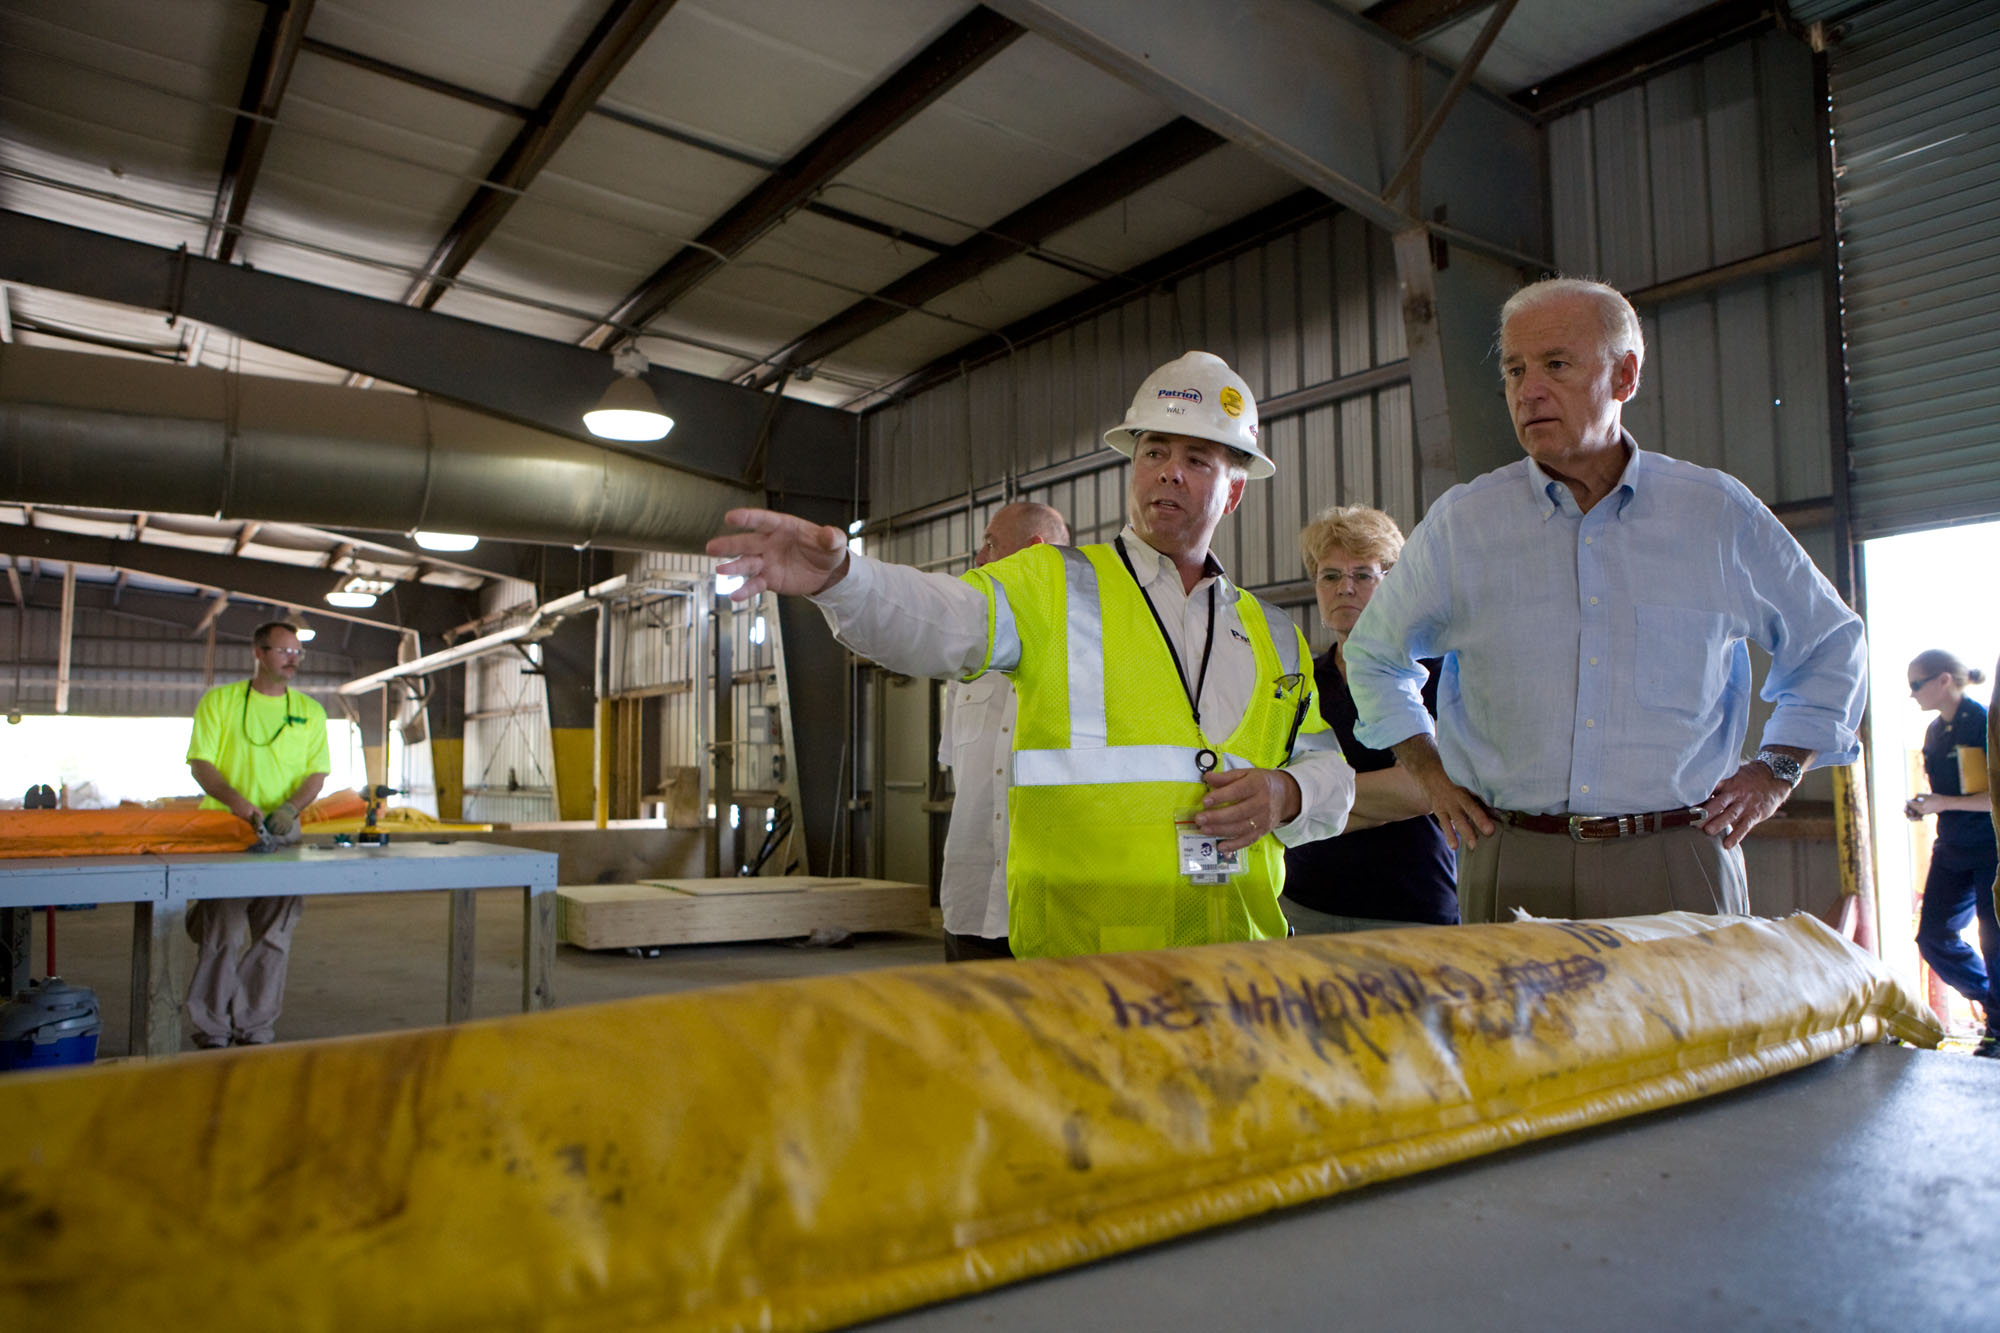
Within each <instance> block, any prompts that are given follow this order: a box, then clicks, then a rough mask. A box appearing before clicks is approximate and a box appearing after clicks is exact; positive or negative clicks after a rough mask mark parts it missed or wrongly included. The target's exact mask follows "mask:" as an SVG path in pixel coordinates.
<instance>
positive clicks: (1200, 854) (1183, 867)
mask: <svg viewBox="0 0 2000 1333" xmlns="http://www.w3.org/2000/svg"><path fill="white" fill-rule="evenodd" d="M1197 813H1198V812H1197V811H1192V810H1190V811H1188V812H1187V813H1186V814H1183V815H1181V816H1180V817H1179V818H1177V819H1175V820H1174V836H1175V840H1176V841H1177V842H1178V843H1179V850H1180V857H1179V864H1180V871H1181V873H1182V874H1183V875H1186V876H1187V877H1188V878H1189V879H1191V880H1193V881H1194V882H1195V883H1196V884H1227V883H1228V882H1229V881H1230V879H1231V878H1232V877H1233V876H1236V875H1240V874H1242V873H1243V870H1244V865H1243V853H1242V852H1241V851H1234V852H1225V851H1222V850H1221V845H1222V839H1220V838H1218V837H1216V836H1215V835H1214V834H1212V833H1203V832H1202V831H1201V830H1200V829H1198V828H1196V827H1195V822H1194V817H1195V815H1196V814H1197Z"/></svg>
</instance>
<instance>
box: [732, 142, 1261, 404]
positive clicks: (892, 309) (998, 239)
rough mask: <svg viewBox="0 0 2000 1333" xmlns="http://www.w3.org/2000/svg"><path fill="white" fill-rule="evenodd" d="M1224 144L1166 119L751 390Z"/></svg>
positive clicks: (839, 326)
mask: <svg viewBox="0 0 2000 1333" xmlns="http://www.w3.org/2000/svg"><path fill="white" fill-rule="evenodd" d="M1221 146H1222V139H1221V137H1220V136H1218V135H1216V134H1215V133H1213V132H1212V131H1210V130H1206V129H1203V128H1202V127H1201V126H1200V125H1197V124H1195V123H1194V122H1193V121H1191V120H1188V119H1186V118H1185V117H1180V118H1176V119H1174V120H1172V121H1169V122H1168V123H1167V124H1165V125H1163V126H1161V127H1160V128H1159V129H1157V130H1154V131H1153V132H1152V133H1151V134H1149V135H1147V136H1146V137H1145V138H1143V139H1141V140H1139V141H1138V142H1137V143H1134V144H1131V145H1129V146H1128V147H1126V148H1124V149H1122V150H1121V151H1119V152H1116V153H1113V154H1112V155H1111V156H1110V157H1108V158H1106V159H1105V160H1104V161H1102V162H1100V163H1098V164H1097V165H1096V166H1094V167H1091V168H1090V169H1089V170H1087V171H1084V172H1082V173H1080V174H1078V175H1076V176H1072V177H1071V178H1070V179H1068V180H1066V181H1064V182H1063V183H1062V184H1061V185H1058V186H1056V187H1055V188H1054V189H1053V190H1050V191H1048V192H1047V193H1046V194H1044V195H1042V196H1041V197H1040V198H1038V199H1035V200H1032V201H1031V202H1029V203H1028V204H1026V205H1025V206H1023V207H1021V208H1018V209H1016V210H1014V211H1013V212H1012V213H1009V214H1008V215H1007V216H1006V217H1004V218H1001V219H1000V220H999V221H998V222H996V223H994V224H993V225H992V226H991V227H989V228H987V229H986V230H985V231H982V232H980V233H979V234H978V235H976V236H974V237H973V238H972V239H970V240H968V241H964V242H961V243H960V244H958V245H954V246H953V247H951V249H949V250H947V251H945V252H944V253H943V254H941V255H939V256H938V257H937V258H936V259H933V260H931V261H930V262H929V263H927V264H924V265H922V266H920V267H918V268H916V269H915V270H913V271H911V272H909V273H906V274H904V275H903V276H902V277H900V278H898V279H896V280H895V281H894V282H892V283H890V284H889V285H888V286H886V287H884V288H882V289H881V290H880V291H878V292H876V293H875V294H874V295H873V296H869V297H864V298H862V299H861V300H859V301H857V302H855V303H854V304H853V305H851V306H849V307H847V309H845V310H843V311H841V312H840V313H839V314H837V315H835V316H833V318H831V319H829V320H827V321H826V322H825V323H823V324H821V325H819V327H817V328H815V329H813V330H811V331H810V332H808V333H806V334H804V335H803V336H802V337H800V338H798V339H797V340H796V341H794V342H793V343H792V344H791V346H789V347H787V348H785V349H784V350H783V351H782V352H780V353H779V354H778V355H777V357H775V358H774V363H775V364H773V365H772V366H771V367H769V368H767V369H765V370H763V371H761V372H759V373H758V374H757V376H756V377H755V378H754V379H753V380H752V381H751V383H752V387H754V388H762V387H763V386H765V385H767V384H769V383H771V382H772V381H773V380H776V379H779V378H781V377H782V376H783V375H784V374H785V372H786V371H787V370H789V369H790V368H791V367H793V366H804V365H810V364H812V363H813V362H815V361H817V360H819V359H820V358H821V357H823V356H825V355H827V354H828V353H829V352H832V351H835V350H837V349H839V348H842V347H845V346H847V345H848V344H849V343H851V342H854V341H855V340H856V339H858V338H861V337H863V336H865V335H867V334H869V333H872V332H874V331H875V330H876V329H878V328H881V327H882V326H883V325H884V324H887V323H889V322H890V321H891V320H893V319H895V318H896V317H897V316H899V315H903V314H906V313H908V312H909V311H911V310H914V309H916V308H917V307H919V306H921V305H923V304H924V303H925V302H926V301H931V300H935V299H936V298H937V297H939V296H942V295H944V294H945V293H946V292H948V291H951V290H952V289H953V288H955V287H959V286H963V285H964V284H965V283H968V282H970V281H972V280H973V279H974V278H977V277H978V276H979V275H980V274H982V273H985V272H986V271H988V270H989V269H992V268H994V267H995V266H997V265H999V264H1002V263H1004V262H1005V261H1007V260H1009V259H1012V258H1013V257H1014V256H1016V255H1018V254H1020V253H1022V252H1023V251H1025V250H1027V249H1029V248H1030V247H1031V246H1033V245H1035V244H1037V243H1039V242H1040V241H1042V240H1043V239H1045V238H1046V237H1048V236H1050V235H1052V234H1053V233H1055V232H1058V231H1061V230H1062V229H1063V228H1064V227H1067V226H1070V225H1071V224H1072V223H1075V222H1078V221H1080V220H1081V219H1083V218H1087V217H1089V216H1091V215H1092V214H1094V213H1098V212H1102V211H1103V210H1104V209H1106V208H1109V207H1110V206H1111V205H1113V204H1115V203H1117V202H1118V201H1119V200H1121V199H1125V198H1127V197H1129V196H1130V195H1132V194H1134V193H1135V192H1137V191H1138V190H1140V189H1142V188H1143V187H1145V186H1147V185H1151V184H1152V183H1153V182H1155V181H1157V180H1159V179H1160V177H1162V176H1165V175H1167V174H1168V173H1169V172H1172V171H1174V170H1175V169H1177V168H1179V167H1183V166H1186V165H1187V164H1188V163H1189V162H1192V161H1194V160H1195V159H1196V158H1199V157H1201V156H1203V155H1204V154H1207V153H1210V152H1213V151H1214V150H1215V149H1217V148H1220V147H1221Z"/></svg>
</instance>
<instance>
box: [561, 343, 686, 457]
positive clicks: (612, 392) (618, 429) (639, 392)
mask: <svg viewBox="0 0 2000 1333" xmlns="http://www.w3.org/2000/svg"><path fill="white" fill-rule="evenodd" d="M611 365H612V367H613V368H614V369H615V370H617V372H618V377H617V378H616V379H614V380H612V381H611V387H610V388H608V389H606V390H605V391H604V396H603V397H602V398H600V399H598V400H597V406H596V407H593V408H592V409H591V410H590V411H588V412H585V413H584V414H583V424H584V425H585V426H587V427H589V429H590V433H591V434H592V435H595V436H597V437H598V438H599V439H602V440H661V439H665V438H666V434H667V432H668V431H670V430H672V429H673V428H674V419H673V418H672V417H670V416H668V415H667V414H666V413H665V412H662V411H661V410H660V400H659V398H658V397H656V396H655V395H654V393H653V386H652V385H650V384H648V383H646V380H645V374H646V365H647V363H646V354H645V353H644V352H642V351H640V350H639V346H638V344H637V343H634V342H630V341H627V342H626V343H624V344H622V345H621V346H620V347H619V348H618V350H617V351H615V352H613V353H612V354H611Z"/></svg>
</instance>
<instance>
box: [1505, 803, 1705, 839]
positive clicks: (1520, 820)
mask: <svg viewBox="0 0 2000 1333" xmlns="http://www.w3.org/2000/svg"><path fill="white" fill-rule="evenodd" d="M1493 813H1494V815H1495V816H1496V817H1497V818H1498V819H1499V820H1500V822H1501V823H1503V824H1508V825H1511V826H1512V827H1514V828H1518V829H1526V830H1527V831H1528V832H1530V833H1560V834H1562V835H1563V836H1564V837H1566V838H1569V839H1570V840H1571V841H1573V842H1603V841H1606V840H1607V839H1610V838H1636V837H1639V836H1640V835H1642V834H1646V833H1664V832H1665V831H1666V830H1668V829H1670V828H1686V827H1687V826H1688V825H1690V824H1699V823H1701V822H1702V821H1703V820H1704V819H1707V818H1708V811H1706V810H1704V809H1702V808H1701V807H1700V806H1698V805H1697V806H1691V807H1689V808H1688V809H1685V810H1649V811H1647V812H1646V813H1645V814H1643V815H1530V814H1524V813H1523V812H1521V811H1519V810H1495V811H1494V812H1493Z"/></svg>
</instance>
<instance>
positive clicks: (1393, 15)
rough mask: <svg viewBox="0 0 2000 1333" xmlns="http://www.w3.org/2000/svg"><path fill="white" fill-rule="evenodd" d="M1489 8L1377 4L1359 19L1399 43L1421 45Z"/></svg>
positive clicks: (1487, 1) (1406, 0) (1488, 4)
mask: <svg viewBox="0 0 2000 1333" xmlns="http://www.w3.org/2000/svg"><path fill="white" fill-rule="evenodd" d="M1492 6H1493V0H1381V3H1380V4H1374V5H1370V6H1368V8H1366V9H1364V10H1362V11H1361V17H1363V18H1365V19H1367V20H1369V21H1370V22H1371V23H1377V24H1380V25H1381V27H1382V29H1383V31H1385V32H1388V33H1390V34H1392V35H1393V36H1396V37H1399V38H1401V39H1402V40H1403V41H1406V42H1421V41H1422V40H1423V39H1424V38H1426V37H1428V36H1430V35H1431V34H1432V33H1434V32H1443V31H1444V30H1445V29H1446V28H1449V27H1450V26H1451V25H1452V24H1454V23H1457V22H1458V21H1459V20H1460V19H1463V18H1469V17H1470V16H1472V15H1474V14H1477V13H1478V12H1479V11H1480V10H1482V9H1490V8H1492Z"/></svg>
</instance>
